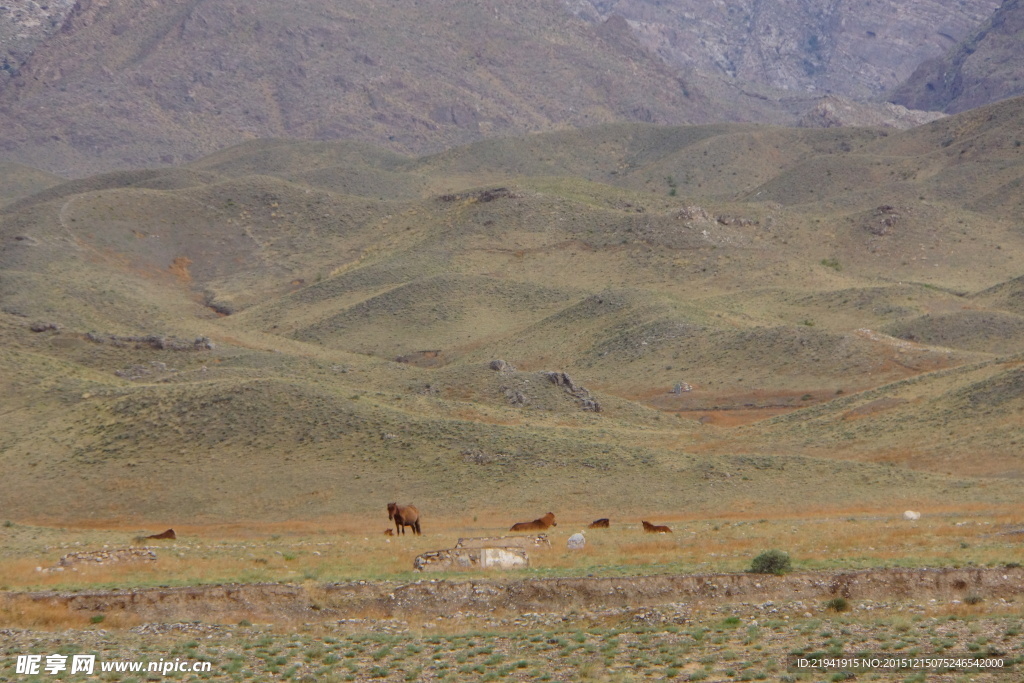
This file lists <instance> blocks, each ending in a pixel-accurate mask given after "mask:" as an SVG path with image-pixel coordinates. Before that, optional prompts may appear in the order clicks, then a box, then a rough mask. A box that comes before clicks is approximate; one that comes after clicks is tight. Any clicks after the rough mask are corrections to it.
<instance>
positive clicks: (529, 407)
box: [0, 101, 1024, 520]
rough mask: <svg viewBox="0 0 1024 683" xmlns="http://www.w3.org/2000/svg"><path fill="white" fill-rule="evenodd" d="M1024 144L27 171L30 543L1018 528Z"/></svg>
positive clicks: (851, 133) (1014, 106)
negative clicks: (819, 521) (778, 521)
mask: <svg viewBox="0 0 1024 683" xmlns="http://www.w3.org/2000/svg"><path fill="white" fill-rule="evenodd" d="M1022 111H1024V109H1022V107H1021V102H1020V101H1011V102H1006V103H1000V104H997V105H993V106H991V107H988V108H984V109H979V110H976V111H972V112H968V113H965V114H961V115H958V116H955V117H951V118H949V119H945V120H942V121H938V122H935V123H933V124H929V125H927V126H924V127H921V128H918V129H913V130H910V131H906V132H902V133H894V132H892V131H884V130H873V129H871V130H869V129H839V130H793V129H781V128H772V127H764V126H753V125H749V124H734V125H725V124H716V125H712V126H696V127H659V126H653V125H645V124H629V125H627V124H612V125H606V126H599V127H596V128H592V129H586V130H575V131H562V132H552V133H545V134H541V135H534V136H530V137H526V138H508V139H502V140H490V141H485V142H480V143H476V144H473V145H469V146H466V147H457V148H453V149H450V150H447V151H445V152H442V153H439V154H436V155H431V156H425V157H405V156H401V155H397V154H394V153H393V152H387V151H382V150H378V149H375V148H372V147H369V146H367V145H363V144H355V143H313V142H289V141H285V140H269V141H263V142H255V141H253V142H247V143H245V144H242V145H239V146H237V147H233V148H230V149H226V150H222V151H221V152H218V153H216V154H214V155H212V156H210V157H206V158H204V159H201V160H198V161H196V162H194V163H192V164H187V165H184V166H179V167H174V168H167V169H157V170H139V171H125V172H118V173H112V174H106V175H101V176H93V177H89V178H83V179H80V180H75V181H70V182H65V183H59V182H55V181H54V180H53V179H52V178H51V177H49V176H46V175H45V174H39V173H36V172H31V171H26V170H24V169H18V168H16V167H6V169H5V170H4V175H3V176H0V177H2V182H0V196H2V197H4V198H5V202H6V203H5V204H4V206H3V207H2V208H0V237H2V243H0V244H2V247H0V249H2V250H0V311H2V312H0V340H2V347H0V368H2V369H3V371H2V372H0V389H2V391H3V395H4V396H5V402H4V406H3V413H4V422H5V425H9V426H8V427H6V428H5V430H4V432H3V433H2V435H0V461H2V465H3V467H4V470H5V473H6V476H5V477H4V479H3V482H2V483H0V492H2V494H3V496H4V497H5V500H7V501H8V504H9V509H10V510H11V512H10V513H9V515H10V516H12V517H17V518H19V519H44V518H45V519H81V518H96V519H103V518H114V517H118V518H122V517H132V518H140V519H155V518H158V517H159V518H160V519H187V520H218V519H230V518H252V519H281V518H290V517H316V516H322V515H328V514H333V513H364V512H365V513H367V514H374V513H376V512H379V510H378V508H382V504H383V503H384V502H387V500H394V499H401V500H416V502H417V503H418V504H421V505H423V506H424V507H425V508H427V509H430V510H433V511H436V512H444V513H447V514H459V513H460V511H466V510H475V509H498V508H500V509H516V510H518V509H524V508H525V509H529V510H536V511H538V514H539V513H540V512H544V511H546V510H547V509H550V508H552V507H554V506H555V505H558V506H564V507H573V506H576V507H580V506H582V507H584V508H586V509H595V510H597V509H601V510H604V509H609V510H618V511H627V510H628V511H635V512H637V513H638V514H639V513H641V512H642V511H643V510H673V509H676V508H678V507H679V506H680V505H686V506H688V507H690V508H693V507H696V508H698V509H708V510H712V509H714V510H720V509H725V508H727V507H736V506H738V507H741V508H743V509H748V510H749V509H756V508H757V507H758V506H763V507H775V508H778V507H788V506H794V505H795V506H798V507H799V506H821V505H826V504H828V505H839V506H842V505H847V506H852V505H863V506H869V507H870V506H882V505H891V504H897V505H903V504H904V501H905V502H906V505H908V506H909V505H911V504H918V503H922V502H923V503H927V502H928V501H939V500H941V501H946V502H957V501H960V502H969V501H999V500H1014V499H1017V498H1019V494H1020V489H1019V486H1020V476H1019V475H1020V472H1021V470H1020V464H1019V462H1018V458H1017V455H1016V452H1017V450H1018V449H1017V444H1018V443H1020V441H1021V439H1024V433H1022V427H1021V425H1020V423H1019V420H1018V419H1016V416H1017V415H1019V413H1020V406H1019V405H1018V404H1019V403H1020V396H1021V392H1020V388H1021V386H1022V385H1021V381H1020V370H1019V367H1018V366H1019V363H1020V357H1021V355H1020V354H1022V353H1024V337H1022V335H1021V334H1020V333H1021V330H1022V320H1024V318H1022V317H1021V316H1022V312H1021V310H1020V306H1019V302H1018V299H1019V290H1020V277H1021V268H1022V265H1024V230H1022V229H1021V226H1020V222H1019V216H1020V213H1019V211H1018V209H1019V202H1020V195H1019V193H1017V194H1014V193H1013V192H1011V191H1010V190H1011V189H1012V188H1013V187H1015V186H1016V184H1017V183H1019V182H1020V180H1021V178H1022V177H1024V148H1022V147H1021V146H1020V145H1019V144H1018V140H1019V139H1020V138H1022V137H1024V120H1022ZM997 188H1002V189H997ZM496 359H502V360H504V361H506V362H507V364H508V365H506V366H499V367H498V369H491V367H490V365H491V361H493V360H496ZM561 373H567V375H568V378H566V377H565V375H563V374H561ZM58 486H59V488H60V490H61V491H62V492H63V495H62V497H61V500H60V501H59V502H56V503H55V502H54V501H53V499H52V496H51V495H48V493H52V491H53V490H54V487H58ZM386 499H387V500H386ZM897 501H899V502H897ZM542 508H543V509H542Z"/></svg>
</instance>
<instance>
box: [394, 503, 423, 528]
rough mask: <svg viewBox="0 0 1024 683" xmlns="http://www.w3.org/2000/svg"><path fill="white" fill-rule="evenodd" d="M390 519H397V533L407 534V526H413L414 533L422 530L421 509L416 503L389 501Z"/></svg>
mask: <svg viewBox="0 0 1024 683" xmlns="http://www.w3.org/2000/svg"><path fill="white" fill-rule="evenodd" d="M388 519H393V520H395V535H396V536H397V535H398V534H405V527H407V526H411V527H412V532H413V533H414V534H421V533H422V532H420V511H419V510H417V509H416V507H415V506H414V505H399V504H398V503H388Z"/></svg>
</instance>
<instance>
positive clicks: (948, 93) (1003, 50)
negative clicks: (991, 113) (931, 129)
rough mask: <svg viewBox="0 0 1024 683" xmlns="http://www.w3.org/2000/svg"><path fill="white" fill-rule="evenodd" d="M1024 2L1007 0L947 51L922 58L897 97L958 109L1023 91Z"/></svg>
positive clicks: (938, 108)
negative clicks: (978, 26) (943, 53)
mask: <svg viewBox="0 0 1024 683" xmlns="http://www.w3.org/2000/svg"><path fill="white" fill-rule="evenodd" d="M1022 34H1024V3H1022V2H1021V1H1020V0H1006V1H1005V2H1003V4H1002V5H1001V6H1000V7H999V9H998V10H997V11H996V13H995V14H994V15H993V16H992V17H991V18H990V19H989V20H988V21H986V22H985V23H984V24H983V25H982V26H981V27H980V28H978V29H976V30H975V31H973V32H972V33H971V34H970V35H969V36H967V38H965V39H964V40H963V41H962V42H960V43H959V44H958V45H957V46H956V47H954V48H953V49H952V50H950V51H949V52H948V53H946V54H945V55H943V56H942V57H937V58H934V59H929V60H927V61H925V62H924V63H922V64H921V65H920V66H919V67H918V68H917V69H916V70H915V71H914V73H913V74H912V75H911V76H910V78H908V79H907V80H906V81H905V82H904V83H903V84H901V85H900V87H899V88H898V89H896V91H895V92H894V93H893V95H892V97H891V99H892V101H893V102H897V103H899V104H902V105H905V106H907V107H913V108H915V109H931V110H936V111H944V112H947V113H955V112H960V111H966V110H968V109H972V108H974V107H978V106H981V105H983V104H987V103H989V102H995V101H997V100H1001V99H1006V98H1008V97H1014V96H1016V95H1020V94H1022V93H1024V43H1022V41H1021V35H1022Z"/></svg>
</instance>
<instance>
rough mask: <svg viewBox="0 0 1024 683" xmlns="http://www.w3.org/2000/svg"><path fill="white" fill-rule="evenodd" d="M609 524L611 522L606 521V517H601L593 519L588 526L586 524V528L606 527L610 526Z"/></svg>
mask: <svg viewBox="0 0 1024 683" xmlns="http://www.w3.org/2000/svg"><path fill="white" fill-rule="evenodd" d="M611 524H612V523H611V522H610V521H608V518H607V517H602V518H601V519H595V520H594V521H593V522H591V523H590V526H588V527H587V528H588V529H607V528H608V527H609V526H611Z"/></svg>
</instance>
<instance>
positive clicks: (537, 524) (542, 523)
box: [509, 512, 558, 531]
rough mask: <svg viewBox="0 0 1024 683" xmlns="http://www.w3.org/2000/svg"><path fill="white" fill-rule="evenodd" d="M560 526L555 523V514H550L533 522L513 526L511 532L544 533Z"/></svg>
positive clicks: (518, 523)
mask: <svg viewBox="0 0 1024 683" xmlns="http://www.w3.org/2000/svg"><path fill="white" fill-rule="evenodd" d="M552 526H558V524H557V523H556V522H555V513H553V512H549V513H548V514H546V515H544V516H543V517H541V518H540V519H535V520H533V521H532V522H517V523H515V524H513V525H512V528H511V529H509V531H544V530H545V529H547V528H548V527H552Z"/></svg>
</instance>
